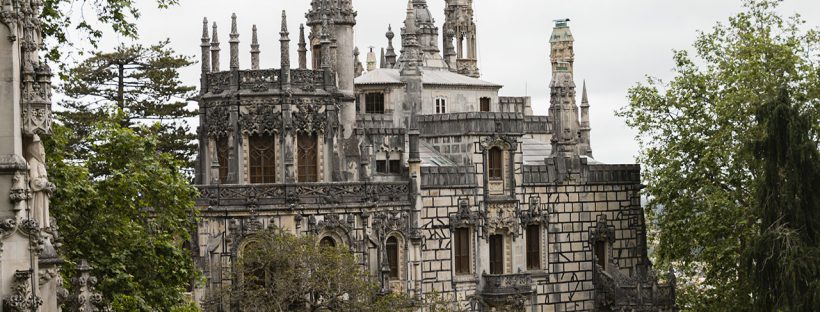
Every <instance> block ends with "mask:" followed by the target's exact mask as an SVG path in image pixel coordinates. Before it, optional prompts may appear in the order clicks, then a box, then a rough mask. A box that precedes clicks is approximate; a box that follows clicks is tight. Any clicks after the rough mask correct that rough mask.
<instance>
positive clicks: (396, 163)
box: [388, 159, 401, 174]
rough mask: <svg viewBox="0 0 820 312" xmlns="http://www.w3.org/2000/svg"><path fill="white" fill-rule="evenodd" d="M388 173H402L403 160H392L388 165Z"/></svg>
mask: <svg viewBox="0 0 820 312" xmlns="http://www.w3.org/2000/svg"><path fill="white" fill-rule="evenodd" d="M388 164H389V166H388V172H390V173H393V174H399V173H401V160H398V159H391V160H390V162H389V163H388Z"/></svg>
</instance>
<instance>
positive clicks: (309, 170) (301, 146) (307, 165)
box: [296, 133, 319, 182]
mask: <svg viewBox="0 0 820 312" xmlns="http://www.w3.org/2000/svg"><path fill="white" fill-rule="evenodd" d="M296 145H297V156H298V159H297V161H298V165H299V168H298V172H297V173H298V176H299V182H316V181H318V166H317V164H316V163H317V161H318V158H319V157H318V155H317V154H318V145H319V142H318V140H317V138H316V134H315V133H311V134H305V133H300V134H299V136H297V138H296Z"/></svg>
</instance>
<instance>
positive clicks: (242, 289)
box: [211, 229, 412, 311]
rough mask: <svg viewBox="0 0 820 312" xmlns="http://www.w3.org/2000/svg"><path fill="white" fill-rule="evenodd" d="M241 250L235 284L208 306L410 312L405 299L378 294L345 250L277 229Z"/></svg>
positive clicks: (256, 237)
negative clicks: (220, 303) (226, 302)
mask: <svg viewBox="0 0 820 312" xmlns="http://www.w3.org/2000/svg"><path fill="white" fill-rule="evenodd" d="M242 246H243V247H241V248H242V249H241V256H240V259H239V263H238V266H237V267H238V272H241V274H240V275H241V276H240V277H239V283H236V284H234V285H233V286H232V287H230V288H226V289H225V290H222V292H221V293H214V294H212V298H214V299H213V301H212V302H211V303H212V304H216V303H217V302H218V301H219V300H226V298H230V300H232V302H233V303H234V304H235V305H236V306H241V307H243V309H245V310H246V311H390V310H397V311H412V309H411V304H412V301H411V300H410V298H409V297H407V296H406V295H404V294H399V293H391V294H386V295H382V294H381V291H380V287H379V283H378V282H377V280H376V279H374V278H372V277H371V276H369V274H368V273H367V272H366V271H364V270H363V268H362V266H361V265H360V264H359V263H358V261H356V258H355V257H354V255H353V254H352V253H351V252H350V251H349V250H348V249H347V247H344V246H336V247H331V246H320V245H319V244H318V243H317V239H316V237H314V236H311V235H303V236H296V235H293V234H290V233H289V232H284V231H282V230H279V229H271V230H265V231H260V232H258V233H256V234H254V236H252V237H250V238H247V240H246V241H244V242H243V243H242ZM220 298H221V299H220Z"/></svg>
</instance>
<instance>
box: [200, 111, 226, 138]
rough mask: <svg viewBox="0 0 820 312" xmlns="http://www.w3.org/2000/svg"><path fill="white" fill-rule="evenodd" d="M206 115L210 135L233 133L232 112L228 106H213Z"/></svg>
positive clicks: (218, 135)
mask: <svg viewBox="0 0 820 312" xmlns="http://www.w3.org/2000/svg"><path fill="white" fill-rule="evenodd" d="M205 117H206V118H207V120H208V135H209V136H212V137H220V136H227V135H228V134H230V133H231V121H230V112H229V111H228V107H227V106H214V107H211V108H209V109H208V111H207V115H206V116H205Z"/></svg>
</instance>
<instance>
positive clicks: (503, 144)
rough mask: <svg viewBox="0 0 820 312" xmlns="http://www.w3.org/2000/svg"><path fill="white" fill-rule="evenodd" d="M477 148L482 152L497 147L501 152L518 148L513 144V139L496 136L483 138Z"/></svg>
mask: <svg viewBox="0 0 820 312" xmlns="http://www.w3.org/2000/svg"><path fill="white" fill-rule="evenodd" d="M479 147H480V148H481V151H482V152H483V151H487V150H489V149H491V148H493V147H498V148H500V149H502V150H509V151H514V150H516V148H517V147H518V146H517V144H516V142H515V138H513V137H509V136H506V135H498V134H496V135H494V136H488V137H485V138H484V140H482V141H481V142H480V143H479Z"/></svg>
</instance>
